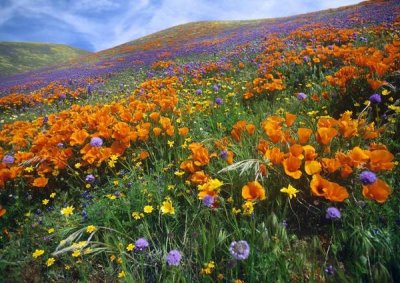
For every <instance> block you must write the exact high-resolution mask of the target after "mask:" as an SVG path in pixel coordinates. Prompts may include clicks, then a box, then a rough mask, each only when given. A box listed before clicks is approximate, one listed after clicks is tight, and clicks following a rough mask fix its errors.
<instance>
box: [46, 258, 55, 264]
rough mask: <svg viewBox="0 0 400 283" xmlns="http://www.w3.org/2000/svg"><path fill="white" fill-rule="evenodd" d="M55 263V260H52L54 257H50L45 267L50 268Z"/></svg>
mask: <svg viewBox="0 0 400 283" xmlns="http://www.w3.org/2000/svg"><path fill="white" fill-rule="evenodd" d="M55 261H56V260H55V258H54V257H51V258H49V259H47V261H46V265H47V266H52V265H53V264H54V262H55Z"/></svg>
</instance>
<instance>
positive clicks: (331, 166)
mask: <svg viewBox="0 0 400 283" xmlns="http://www.w3.org/2000/svg"><path fill="white" fill-rule="evenodd" d="M321 161H322V167H323V168H324V170H326V171H328V172H329V173H333V172H335V171H337V170H338V169H339V168H340V162H339V160H337V159H335V158H322V160H321Z"/></svg>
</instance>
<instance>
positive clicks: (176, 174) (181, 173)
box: [174, 171, 185, 177]
mask: <svg viewBox="0 0 400 283" xmlns="http://www.w3.org/2000/svg"><path fill="white" fill-rule="evenodd" d="M174 174H175V176H178V177H181V176H183V175H184V174H185V171H176V172H175V173H174Z"/></svg>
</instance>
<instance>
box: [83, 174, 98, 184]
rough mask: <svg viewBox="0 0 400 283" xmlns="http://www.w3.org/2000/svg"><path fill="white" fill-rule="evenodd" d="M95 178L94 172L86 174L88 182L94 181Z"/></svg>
mask: <svg viewBox="0 0 400 283" xmlns="http://www.w3.org/2000/svg"><path fill="white" fill-rule="evenodd" d="M95 179H96V178H95V177H94V176H93V175H92V174H89V175H87V176H86V178H85V181H86V182H88V183H93V182H94V180H95Z"/></svg>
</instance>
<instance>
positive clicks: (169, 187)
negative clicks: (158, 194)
mask: <svg viewBox="0 0 400 283" xmlns="http://www.w3.org/2000/svg"><path fill="white" fill-rule="evenodd" d="M173 189H175V185H168V187H167V190H169V191H170V190H173Z"/></svg>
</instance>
